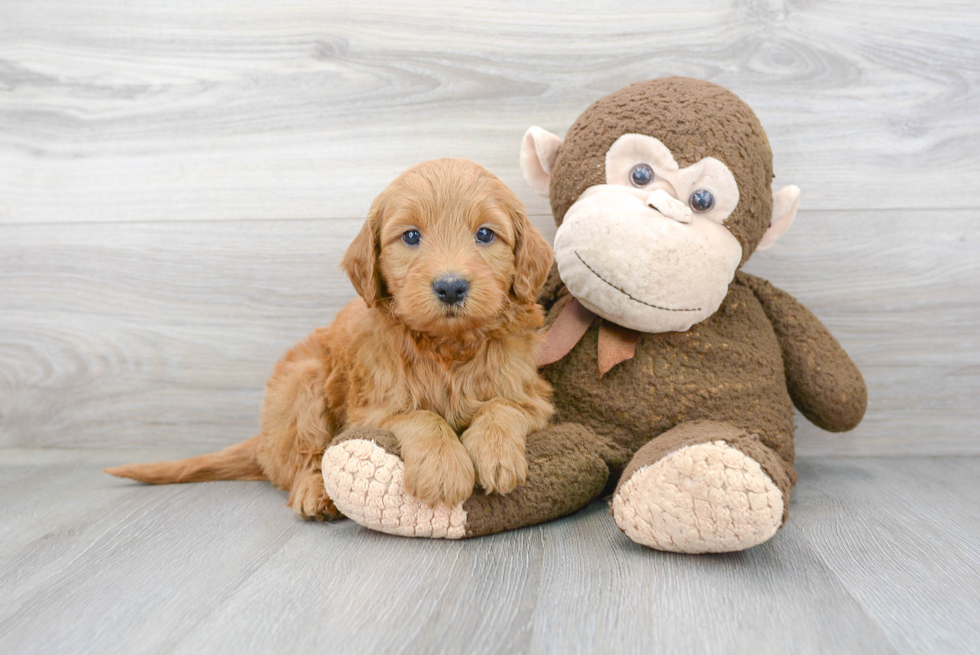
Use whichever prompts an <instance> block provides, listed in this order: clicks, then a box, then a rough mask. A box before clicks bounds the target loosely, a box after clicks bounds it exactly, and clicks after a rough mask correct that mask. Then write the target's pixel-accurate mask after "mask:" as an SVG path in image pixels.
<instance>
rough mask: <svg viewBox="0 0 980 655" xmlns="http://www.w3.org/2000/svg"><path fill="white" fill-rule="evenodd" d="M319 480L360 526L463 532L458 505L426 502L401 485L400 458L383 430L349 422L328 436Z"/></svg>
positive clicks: (416, 532)
mask: <svg viewBox="0 0 980 655" xmlns="http://www.w3.org/2000/svg"><path fill="white" fill-rule="evenodd" d="M323 481H324V486H325V487H326V490H327V494H328V495H329V496H330V498H331V499H332V500H333V502H334V504H335V505H336V506H337V509H339V510H340V511H341V512H342V513H343V514H344V516H346V517H348V518H349V519H351V520H353V521H354V522H356V523H358V524H359V525H362V526H364V527H365V528H369V529H371V530H377V531H378V532H386V533H388V534H395V535H401V536H403V537H429V538H433V539H460V538H462V537H463V536H465V527H464V526H465V524H466V512H465V511H463V506H462V505H456V506H455V507H446V506H443V505H437V506H430V505H427V504H425V503H422V502H421V501H419V500H416V499H415V498H413V497H412V496H410V495H409V494H408V492H406V491H405V463H404V462H403V461H402V459H401V457H400V456H399V450H398V445H397V442H396V441H395V437H394V435H392V434H391V433H390V432H387V431H385V430H374V429H368V428H354V429H351V430H348V431H346V432H344V433H343V434H342V435H340V436H338V437H337V438H336V439H334V441H333V443H332V444H331V445H330V447H329V448H327V451H326V452H325V453H324V455H323Z"/></svg>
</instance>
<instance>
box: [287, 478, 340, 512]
mask: <svg viewBox="0 0 980 655" xmlns="http://www.w3.org/2000/svg"><path fill="white" fill-rule="evenodd" d="M300 476H301V477H297V478H296V480H295V481H294V482H293V487H292V489H291V490H290V492H289V502H288V503H287V504H288V505H289V507H290V509H292V510H293V511H294V512H296V513H297V514H298V515H300V516H302V517H303V518H304V519H313V520H314V521H329V520H331V519H335V518H337V517H339V516H340V512H339V511H338V510H337V508H336V507H335V506H334V504H333V501H331V500H330V496H328V495H327V490H326V488H324V486H323V475H322V474H321V473H320V472H319V471H308V472H306V473H305V474H302V473H301V474H300Z"/></svg>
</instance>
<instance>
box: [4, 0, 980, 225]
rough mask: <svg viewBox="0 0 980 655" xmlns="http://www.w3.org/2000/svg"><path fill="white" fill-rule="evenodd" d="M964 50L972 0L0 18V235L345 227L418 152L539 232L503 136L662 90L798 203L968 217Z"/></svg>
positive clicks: (976, 103) (975, 164)
mask: <svg viewBox="0 0 980 655" xmlns="http://www.w3.org/2000/svg"><path fill="white" fill-rule="evenodd" d="M977 33H980V6H978V5H977V4H976V3H975V2H972V0H943V2H935V3H933V2H930V3H923V2H917V1H914V0H874V1H866V2H848V1H847V0H833V1H822V2H804V1H798V2H785V1H783V0H711V1H710V2H703V3H697V6H696V7H695V6H693V5H692V4H691V3H689V2H685V1H683V0H670V1H664V2H657V3H650V2H647V1H645V0H631V1H629V2H618V3H609V4H604V3H594V2H582V1H581V0H548V1H546V2H536V3H533V4H531V5H528V4H527V3H525V2H522V1H520V0H507V1H505V2H494V3H483V2H458V1H457V0H451V1H450V0H437V1H433V2H399V3H390V2H380V1H376V0H372V1H369V2H358V3H353V4H352V3H348V2H343V1H341V0H332V1H327V2H315V3H314V2H308V1H307V0H287V1H285V2H277V3H274V4H270V3H268V2H263V1H261V0H245V1H235V2H229V1H228V0H206V1H203V2H202V1H200V0H175V1H173V2H167V3H163V4H161V3H153V2H127V3H118V2H113V1H110V0H101V1H93V2H86V3H72V2H67V1H66V0H31V1H30V2H27V1H20V2H7V3H3V5H2V6H0V90H2V95H0V222H5V223H35V222H76V221H83V222H89V221H107V222H115V221H148V220H154V221H155V220H160V221H171V220H175V219H181V220H202V219H206V220H210V219H231V220H241V219H269V218H335V217H350V216H358V215H362V214H363V212H364V210H365V208H366V207H367V206H368V204H369V202H370V200H371V198H372V197H373V196H374V195H375V194H376V193H377V192H378V191H380V190H381V189H382V188H383V187H384V186H385V185H386V184H387V182H388V181H389V180H391V179H392V178H393V177H394V176H395V175H396V174H397V173H399V172H401V171H402V170H404V169H405V168H407V167H408V166H410V165H412V164H415V163H417V162H419V161H421V160H424V159H428V158H431V157H438V156H464V157H469V158H471V159H474V160H475V161H477V162H480V163H482V164H484V165H486V166H487V167H489V168H490V169H491V170H493V171H495V172H496V173H498V174H499V175H501V176H502V177H503V178H504V180H505V181H506V182H508V183H509V184H511V185H512V186H513V187H514V188H515V189H517V190H518V191H519V192H520V194H521V195H522V197H524V199H525V200H526V201H527V202H528V203H529V205H530V207H531V209H532V211H534V212H535V213H539V214H544V213H545V212H546V209H547V207H546V203H545V202H544V201H543V200H542V199H539V198H536V197H534V196H533V195H532V193H531V192H530V190H529V189H528V187H527V186H526V185H525V184H524V183H523V181H522V180H521V178H520V174H519V172H518V169H517V159H518V158H517V154H518V147H519V143H520V139H521V136H522V135H523V132H524V130H526V129H527V127H528V126H530V125H532V124H537V125H541V126H543V127H545V128H547V129H550V130H552V131H555V132H557V133H559V134H561V133H564V131H565V130H566V129H567V127H568V126H569V125H570V124H571V122H572V120H574V118H575V117H576V116H577V115H578V114H579V113H580V112H581V111H582V110H583V109H584V108H585V107H586V106H587V105H588V104H590V103H591V102H593V101H594V100H595V99H597V98H598V97H599V96H601V95H603V94H605V93H608V92H611V91H613V90H616V89H618V88H620V87H622V86H624V85H626V84H628V83H631V82H635V81H639V80H643V79H647V78H651V77H657V76H662V75H668V74H680V75H687V76H693V77H699V78H705V79H709V80H711V81H714V82H718V83H720V84H722V85H724V86H727V87H729V88H731V89H732V90H734V91H735V92H736V93H739V94H740V95H742V96H743V97H744V98H745V99H746V100H747V101H748V102H749V103H750V105H751V106H752V107H754V108H755V110H756V111H757V113H758V114H759V116H760V118H761V119H762V122H763V124H764V125H765V126H766V128H767V130H768V132H769V135H770V139H771V141H772V144H773V150H774V152H775V156H776V171H777V174H778V178H777V183H790V182H791V183H795V184H798V185H799V186H801V187H802V188H803V189H804V190H805V191H806V193H807V200H806V201H805V205H804V206H805V207H807V208H809V209H867V208H876V207H884V208H917V209H933V208H935V207H942V208H963V207H973V206H976V203H975V202H974V201H973V200H972V198H975V194H976V191H977V190H978V180H980V158H978V157H977V155H976V153H977V151H978V148H980V123H978V121H977V119H976V117H977V115H978V114H980V84H978V81H980V41H978V40H977V39H976V34H977ZM927 220H930V221H933V220H938V219H937V218H936V217H935V216H934V215H933V216H930V217H929V218H928V219H927Z"/></svg>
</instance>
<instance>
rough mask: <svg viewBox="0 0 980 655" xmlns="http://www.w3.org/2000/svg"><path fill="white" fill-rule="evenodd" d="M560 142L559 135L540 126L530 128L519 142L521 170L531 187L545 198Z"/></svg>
mask: <svg viewBox="0 0 980 655" xmlns="http://www.w3.org/2000/svg"><path fill="white" fill-rule="evenodd" d="M561 144H562V140H561V137H557V136H555V135H554V134H552V133H551V132H549V131H547V130H543V129H541V128H540V127H532V128H530V129H529V130H528V131H527V132H525V133H524V141H523V142H521V172H522V173H524V179H525V180H527V183H528V184H529V185H531V188H532V189H534V190H535V191H537V193H538V195H541V196H544V197H545V198H547V197H548V193H549V190H550V185H551V171H552V169H554V166H555V160H556V159H558V148H560V147H561Z"/></svg>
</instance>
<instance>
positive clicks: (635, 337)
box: [599, 321, 640, 377]
mask: <svg viewBox="0 0 980 655" xmlns="http://www.w3.org/2000/svg"><path fill="white" fill-rule="evenodd" d="M639 340H640V333H639V332H637V331H636V330H631V329H629V328H624V327H623V326H622V325H616V324H615V323H610V322H609V321H603V322H602V325H600V326H599V377H602V376H603V375H605V374H606V373H608V372H609V369H611V368H612V367H613V366H615V365H616V364H618V363H620V362H625V361H626V360H627V359H633V355H635V354H636V343H637V342H638V341H639Z"/></svg>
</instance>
